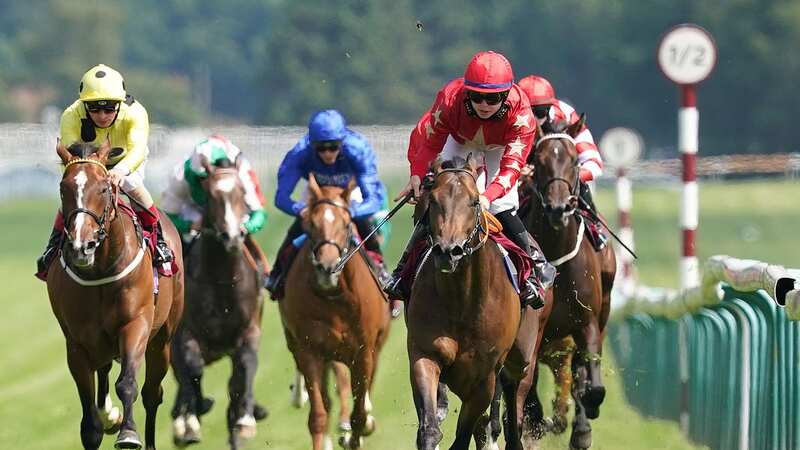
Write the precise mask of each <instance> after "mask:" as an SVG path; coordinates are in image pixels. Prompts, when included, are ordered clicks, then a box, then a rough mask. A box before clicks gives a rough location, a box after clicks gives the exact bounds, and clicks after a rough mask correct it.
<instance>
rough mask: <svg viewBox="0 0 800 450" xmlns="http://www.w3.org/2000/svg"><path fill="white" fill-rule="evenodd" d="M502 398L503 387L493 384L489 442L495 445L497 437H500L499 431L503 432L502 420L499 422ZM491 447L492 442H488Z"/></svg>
mask: <svg viewBox="0 0 800 450" xmlns="http://www.w3.org/2000/svg"><path fill="white" fill-rule="evenodd" d="M502 400H503V389H502V388H501V387H500V386H495V389H494V396H493V397H492V403H491V406H490V407H489V437H491V442H492V443H493V444H494V446H496V445H497V439H499V438H500V433H502V432H503V427H502V425H501V424H502V422H501V419H502V418H501V417H500V415H501V413H502V411H501V407H502ZM489 445H490V447H492V446H493V445H492V444H489Z"/></svg>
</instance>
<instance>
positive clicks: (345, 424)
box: [327, 361, 353, 432]
mask: <svg viewBox="0 0 800 450" xmlns="http://www.w3.org/2000/svg"><path fill="white" fill-rule="evenodd" d="M331 369H333V374H334V375H335V376H336V392H337V393H338V394H339V431H341V432H346V431H350V430H352V428H351V427H350V399H351V398H352V396H353V389H352V387H351V386H350V373H349V369H348V368H347V366H345V365H344V364H342V363H340V362H336V361H334V362H332V363H331ZM327 409H328V411H330V410H331V409H330V407H329V406H327Z"/></svg>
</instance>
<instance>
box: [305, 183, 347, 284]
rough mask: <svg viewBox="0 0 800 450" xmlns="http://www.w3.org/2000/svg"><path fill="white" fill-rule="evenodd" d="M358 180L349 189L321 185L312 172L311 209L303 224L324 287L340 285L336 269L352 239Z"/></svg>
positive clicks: (315, 266) (312, 259)
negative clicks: (352, 199) (353, 193)
mask: <svg viewBox="0 0 800 450" xmlns="http://www.w3.org/2000/svg"><path fill="white" fill-rule="evenodd" d="M354 188H355V181H354V180H353V179H351V180H350V183H348V185H347V187H346V188H340V187H336V186H325V187H320V186H319V184H317V180H316V178H315V177H314V174H309V175H308V196H307V199H308V208H307V209H306V210H305V212H304V213H303V217H302V219H303V227H304V228H305V230H306V232H307V233H308V237H309V241H310V244H311V264H312V265H313V266H314V272H315V274H316V278H317V283H318V284H319V286H320V287H322V288H323V289H328V290H329V289H333V288H335V287H337V286H338V284H339V273H338V272H337V273H334V268H335V267H336V265H337V264H338V263H339V261H340V260H341V259H342V257H343V256H344V255H345V253H347V249H348V247H349V245H350V240H351V239H352V229H353V222H352V217H351V216H350V208H349V205H350V192H351V191H352V190H353V189H354Z"/></svg>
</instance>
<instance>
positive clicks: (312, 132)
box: [308, 109, 347, 142]
mask: <svg viewBox="0 0 800 450" xmlns="http://www.w3.org/2000/svg"><path fill="white" fill-rule="evenodd" d="M346 132H347V128H346V126H345V123H344V117H343V116H342V115H341V114H340V113H339V111H336V110H335V109H326V110H324V111H320V112H318V113H316V114H314V115H313V116H311V121H309V123H308V137H309V138H310V140H311V141H312V142H314V141H341V140H342V139H344V137H345V134H346Z"/></svg>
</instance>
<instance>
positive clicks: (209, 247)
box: [172, 160, 264, 449]
mask: <svg viewBox="0 0 800 450" xmlns="http://www.w3.org/2000/svg"><path fill="white" fill-rule="evenodd" d="M223 161H224V162H222V163H221V166H220V167H217V166H211V165H208V164H206V165H205V169H206V173H208V177H207V178H206V179H205V180H204V181H203V182H202V186H203V189H204V191H205V192H206V197H207V199H208V200H207V203H206V206H205V208H204V209H205V211H204V214H203V229H202V231H201V233H200V236H199V237H198V238H197V241H196V242H194V243H193V244H192V246H191V248H190V249H189V250H188V253H187V255H186V298H187V302H186V313H185V314H184V317H183V321H181V325H180V326H179V328H178V332H177V334H176V336H175V339H174V340H173V343H172V366H173V368H174V373H175V377H176V378H177V380H178V392H177V394H176V398H175V407H174V408H173V412H172V415H173V417H174V421H173V434H174V440H175V443H176V444H178V445H188V444H193V443H196V442H199V441H200V422H199V420H198V418H199V416H200V415H202V414H204V413H206V412H207V411H208V409H209V408H210V407H211V404H212V401H211V399H206V398H205V397H203V394H202V386H201V380H202V377H203V367H204V366H206V365H208V364H211V363H212V362H214V361H217V360H219V359H220V358H222V357H224V356H229V357H230V358H231V362H232V371H231V378H230V381H229V383H228V392H229V397H230V401H229V404H228V412H227V424H228V442H229V445H230V447H231V448H233V449H235V448H238V447H239V445H240V440H241V438H251V437H253V436H255V434H256V418H258V417H259V414H258V411H256V410H255V408H256V405H255V401H254V399H253V378H254V376H255V373H256V369H257V367H258V347H259V341H260V340H261V314H262V308H263V305H264V298H263V295H262V292H261V275H260V274H261V271H260V270H259V269H258V267H257V263H256V259H257V258H258V257H259V256H258V250H257V249H256V250H254V251H251V250H250V248H251V247H250V246H248V245H247V244H246V241H247V240H248V239H250V238H249V237H248V236H246V234H245V232H244V231H243V230H244V228H243V224H244V222H245V219H246V216H247V214H248V211H249V210H248V208H247V204H246V203H245V200H244V198H245V190H244V186H243V185H242V182H241V180H240V179H239V169H238V167H236V166H234V165H233V163H231V162H230V161H228V160H223ZM252 245H255V243H254V242H253V243H252ZM261 414H262V418H263V412H262V413H261Z"/></svg>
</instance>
